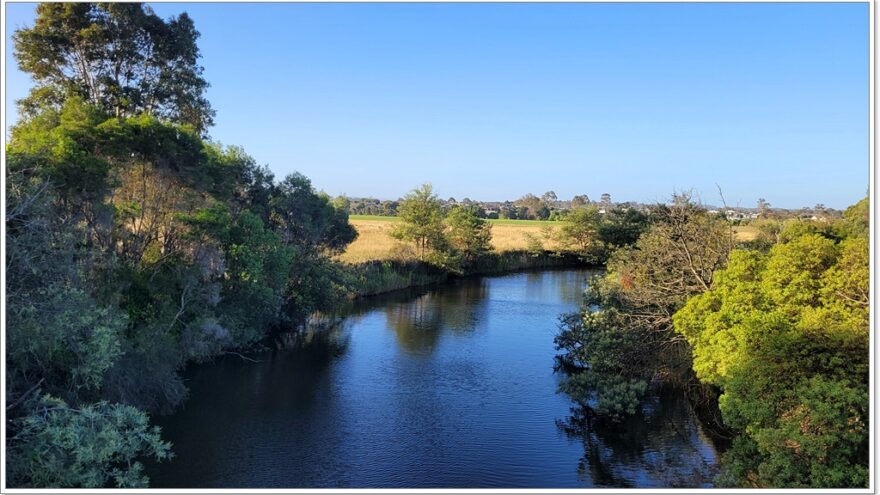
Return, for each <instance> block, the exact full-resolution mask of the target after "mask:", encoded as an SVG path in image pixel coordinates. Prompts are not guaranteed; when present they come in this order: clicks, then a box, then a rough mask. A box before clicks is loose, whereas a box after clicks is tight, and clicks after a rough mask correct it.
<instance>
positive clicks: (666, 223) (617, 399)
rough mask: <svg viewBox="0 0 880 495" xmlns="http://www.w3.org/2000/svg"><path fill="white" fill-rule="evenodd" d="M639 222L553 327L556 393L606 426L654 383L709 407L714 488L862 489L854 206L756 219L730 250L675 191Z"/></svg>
mask: <svg viewBox="0 0 880 495" xmlns="http://www.w3.org/2000/svg"><path fill="white" fill-rule="evenodd" d="M584 218H593V217H591V216H589V215H584ZM651 222H652V223H651V226H650V228H649V229H648V230H647V231H646V232H645V233H644V234H642V235H641V236H640V237H639V238H638V241H637V242H636V243H635V244H634V245H632V247H627V248H623V249H620V250H617V251H616V252H614V253H613V254H612V255H611V258H610V259H609V261H608V271H607V272H606V274H605V275H604V276H602V277H600V278H597V279H595V280H594V281H593V282H592V283H591V286H590V288H589V289H588V291H587V293H586V300H585V308H584V310H583V312H582V313H580V314H576V315H569V316H568V317H566V318H565V319H564V320H563V325H562V332H561V333H560V335H559V336H558V337H557V346H558V347H559V348H560V349H561V350H563V351H564V352H563V353H562V354H561V355H560V356H559V360H560V366H561V367H562V368H564V369H565V370H567V371H568V372H569V373H568V378H567V379H566V380H565V381H564V382H563V384H562V389H563V390H564V391H566V392H568V393H569V394H571V395H572V397H573V398H574V399H576V400H577V401H578V402H579V403H580V404H581V405H582V406H583V407H585V408H587V409H588V410H590V411H594V412H595V413H596V414H600V415H603V416H604V417H609V418H616V419H618V420H622V419H623V418H624V417H625V416H628V415H631V414H634V413H636V412H637V411H638V409H639V405H640V403H641V396H642V395H643V394H644V393H645V392H646V391H647V390H648V389H649V388H650V387H651V385H652V384H670V383H672V384H677V385H679V386H684V389H685V390H686V391H687V392H689V395H690V396H691V397H692V398H694V397H695V396H696V398H698V399H701V400H704V401H712V400H717V404H718V410H719V411H720V414H721V417H720V420H721V422H722V423H723V425H722V426H723V427H724V428H725V429H726V430H727V431H729V432H732V434H733V435H734V441H733V446H732V448H731V449H730V450H729V451H728V452H727V453H726V455H725V457H724V462H723V468H724V470H723V474H722V476H721V477H720V478H719V480H718V481H719V483H721V484H722V485H732V486H743V487H859V486H866V485H867V483H868V452H869V449H868V447H869V446H868V425H869V415H868V405H869V402H868V401H869V390H868V384H869V381H868V379H869V353H868V345H869V314H868V311H869V289H868V287H869V271H868V254H869V242H868V230H869V229H868V208H867V198H866V199H865V200H863V201H861V202H859V203H858V204H857V205H854V206H853V207H851V208H850V209H848V210H847V211H846V212H845V213H844V215H843V218H842V219H839V220H836V221H831V222H829V221H803V220H786V221H784V222H783V221H778V220H776V221H765V222H761V223H759V224H758V226H759V235H758V238H757V239H755V240H754V241H750V242H746V243H743V244H742V245H740V246H739V248H737V249H734V247H735V246H734V245H733V238H732V236H731V231H730V229H729V226H728V224H727V222H726V221H724V220H723V219H722V217H718V216H713V215H709V214H707V212H705V211H704V210H702V209H700V208H699V207H697V206H696V205H693V204H692V203H691V202H690V201H688V200H687V198H679V200H678V201H675V202H674V204H673V205H672V206H669V207H666V206H663V207H658V208H655V209H654V210H653V211H652V213H651ZM597 230H598V229H592V231H591V232H590V234H591V235H592V236H593V239H596V237H597V234H596V231H597ZM694 391H696V392H697V393H696V394H694V393H693V392H694Z"/></svg>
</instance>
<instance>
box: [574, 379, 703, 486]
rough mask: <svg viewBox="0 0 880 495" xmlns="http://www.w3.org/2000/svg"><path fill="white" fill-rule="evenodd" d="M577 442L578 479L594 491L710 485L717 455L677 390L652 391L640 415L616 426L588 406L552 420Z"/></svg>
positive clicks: (580, 407) (685, 400)
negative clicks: (585, 480) (579, 451)
mask: <svg viewBox="0 0 880 495" xmlns="http://www.w3.org/2000/svg"><path fill="white" fill-rule="evenodd" d="M557 426H558V427H559V429H560V430H561V431H563V432H564V433H565V434H566V435H567V436H568V437H569V438H572V439H576V440H578V441H580V442H581V443H582V444H583V448H584V454H583V456H582V457H581V459H580V461H579V462H578V465H577V471H578V475H579V476H580V477H581V478H588V479H590V480H592V482H593V484H594V485H595V486H599V487H619V488H629V487H671V488H680V487H711V486H712V479H713V478H714V476H715V475H716V474H717V472H716V469H715V466H716V463H717V453H716V451H715V449H714V448H713V446H712V442H711V440H710V439H709V438H708V437H707V435H706V434H705V433H704V431H703V429H702V427H701V425H700V423H699V421H698V419H697V418H696V416H695V414H694V413H693V411H692V409H691V408H690V406H689V404H688V403H687V399H686V398H685V397H684V396H683V395H682V394H681V393H679V392H676V391H674V390H670V389H663V390H659V391H657V392H656V393H655V394H653V395H651V396H649V397H648V398H646V400H645V402H644V403H643V404H642V408H641V411H640V412H639V413H638V414H636V415H633V416H631V417H628V418H627V419H625V420H624V421H622V422H620V423H615V422H612V421H608V420H607V419H605V418H603V417H601V416H598V415H596V413H595V412H594V411H593V410H592V409H591V408H590V407H589V406H588V405H583V404H581V405H578V406H577V407H572V408H571V414H570V415H569V416H568V417H567V418H565V419H564V420H559V421H557Z"/></svg>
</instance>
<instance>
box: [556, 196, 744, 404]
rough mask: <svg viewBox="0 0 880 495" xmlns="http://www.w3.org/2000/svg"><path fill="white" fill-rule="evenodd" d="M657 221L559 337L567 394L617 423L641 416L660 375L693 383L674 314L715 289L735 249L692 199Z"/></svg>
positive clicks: (592, 289)
mask: <svg viewBox="0 0 880 495" xmlns="http://www.w3.org/2000/svg"><path fill="white" fill-rule="evenodd" d="M652 217H653V218H654V221H653V223H652V224H651V226H650V228H649V229H648V230H647V232H645V233H644V234H643V235H642V236H641V237H639V239H638V241H636V243H635V244H634V245H633V246H630V247H624V248H622V249H619V250H617V251H615V252H614V253H613V254H612V255H611V257H610V259H609V260H608V263H607V271H606V273H605V275H603V276H601V277H596V278H594V279H593V280H591V281H590V284H589V288H588V290H587V292H586V296H585V300H584V304H583V309H582V311H581V312H580V313H579V314H576V315H572V316H570V317H568V318H566V319H565V320H564V322H563V325H562V327H561V332H560V333H559V335H557V337H556V346H557V348H558V349H559V350H561V351H563V352H562V353H561V354H560V355H559V356H558V359H559V367H560V368H561V369H563V370H565V371H567V372H568V378H567V379H566V380H565V381H564V382H563V384H562V390H564V391H565V392H567V393H568V394H569V395H571V396H572V397H573V398H574V399H575V400H577V401H579V402H581V404H582V405H588V404H592V407H594V408H595V409H597V410H598V411H599V412H601V413H602V414H605V415H608V416H609V417H612V418H618V419H619V418H622V417H623V416H625V415H627V414H631V413H632V412H634V411H635V409H636V408H637V407H638V404H639V402H640V400H641V398H642V394H644V393H645V391H646V390H647V388H648V385H649V384H650V383H652V382H653V381H654V380H655V379H656V378H657V377H663V381H664V382H666V383H670V384H678V385H689V384H690V383H691V381H692V371H691V355H690V349H689V347H688V346H687V344H686V342H685V341H684V339H683V338H681V336H680V335H678V334H676V333H675V331H674V329H673V326H672V315H673V314H674V313H675V311H676V310H678V309H679V308H681V307H682V306H683V305H684V304H685V302H686V301H687V300H688V298H689V297H691V296H693V295H695V294H699V293H702V292H704V291H706V290H708V288H709V287H710V286H711V284H712V275H713V273H714V272H715V270H717V269H719V268H722V267H723V266H725V264H726V263H727V257H728V253H729V248H730V242H729V236H730V233H729V228H728V225H727V224H726V222H723V221H721V220H718V219H716V218H714V217H712V216H710V215H708V213H707V212H706V210H705V209H703V208H701V207H700V206H699V205H696V204H694V203H693V202H692V201H691V200H690V198H689V197H688V196H676V197H675V198H674V201H673V204H672V205H671V206H666V205H658V206H656V207H654V208H653V212H652ZM699 392H700V393H704V392H705V391H699Z"/></svg>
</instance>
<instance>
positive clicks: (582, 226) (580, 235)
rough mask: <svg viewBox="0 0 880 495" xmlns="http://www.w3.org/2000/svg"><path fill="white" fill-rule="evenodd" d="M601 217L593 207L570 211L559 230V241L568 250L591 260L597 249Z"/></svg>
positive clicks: (582, 207)
mask: <svg viewBox="0 0 880 495" xmlns="http://www.w3.org/2000/svg"><path fill="white" fill-rule="evenodd" d="M601 223H602V215H601V214H600V213H599V209H598V208H597V207H595V206H581V207H578V208H573V209H571V210H570V211H569V212H568V214H567V215H566V216H565V218H564V219H563V221H562V227H560V228H559V235H558V238H559V241H560V243H561V244H562V245H563V246H564V247H565V248H566V249H568V250H571V251H574V252H576V253H578V254H580V255H581V256H583V257H585V258H588V259H593V257H594V256H595V255H596V254H597V253H596V252H597V249H598V248H599V240H598V236H597V234H598V231H599V226H600V224H601Z"/></svg>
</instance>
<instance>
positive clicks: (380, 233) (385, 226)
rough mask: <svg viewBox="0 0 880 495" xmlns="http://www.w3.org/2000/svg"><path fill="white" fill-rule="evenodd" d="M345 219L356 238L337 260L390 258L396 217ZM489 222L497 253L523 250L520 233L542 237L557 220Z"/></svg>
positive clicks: (523, 242)
mask: <svg viewBox="0 0 880 495" xmlns="http://www.w3.org/2000/svg"><path fill="white" fill-rule="evenodd" d="M349 221H350V222H351V224H352V225H354V228H355V229H357V231H358V238H357V240H355V241H354V242H353V243H351V245H350V246H348V249H347V250H346V251H345V253H343V254H342V255H341V256H340V257H339V259H340V260H342V261H345V262H347V263H360V262H362V261H370V260H385V259H392V258H394V257H395V256H394V255H395V247H396V246H399V245H400V242H398V241H397V240H395V239H393V238H391V236H390V235H389V233H390V232H391V229H393V228H394V224H395V223H396V222H398V221H399V218H397V217H380V216H370V215H351V216H350V217H349ZM489 222H490V223H491V224H492V246H493V247H494V248H495V250H497V251H499V252H505V251H516V250H522V249H526V248H527V247H528V243H527V240H526V237H525V235H524V234H526V233H529V234H532V235H535V236H537V237H538V238H541V239H543V231H544V229H545V228H550V229H557V228H559V225H560V224H559V222H544V221H541V220H489ZM544 247H546V248H548V249H549V248H552V247H553V244H552V243H549V242H545V243H544Z"/></svg>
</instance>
